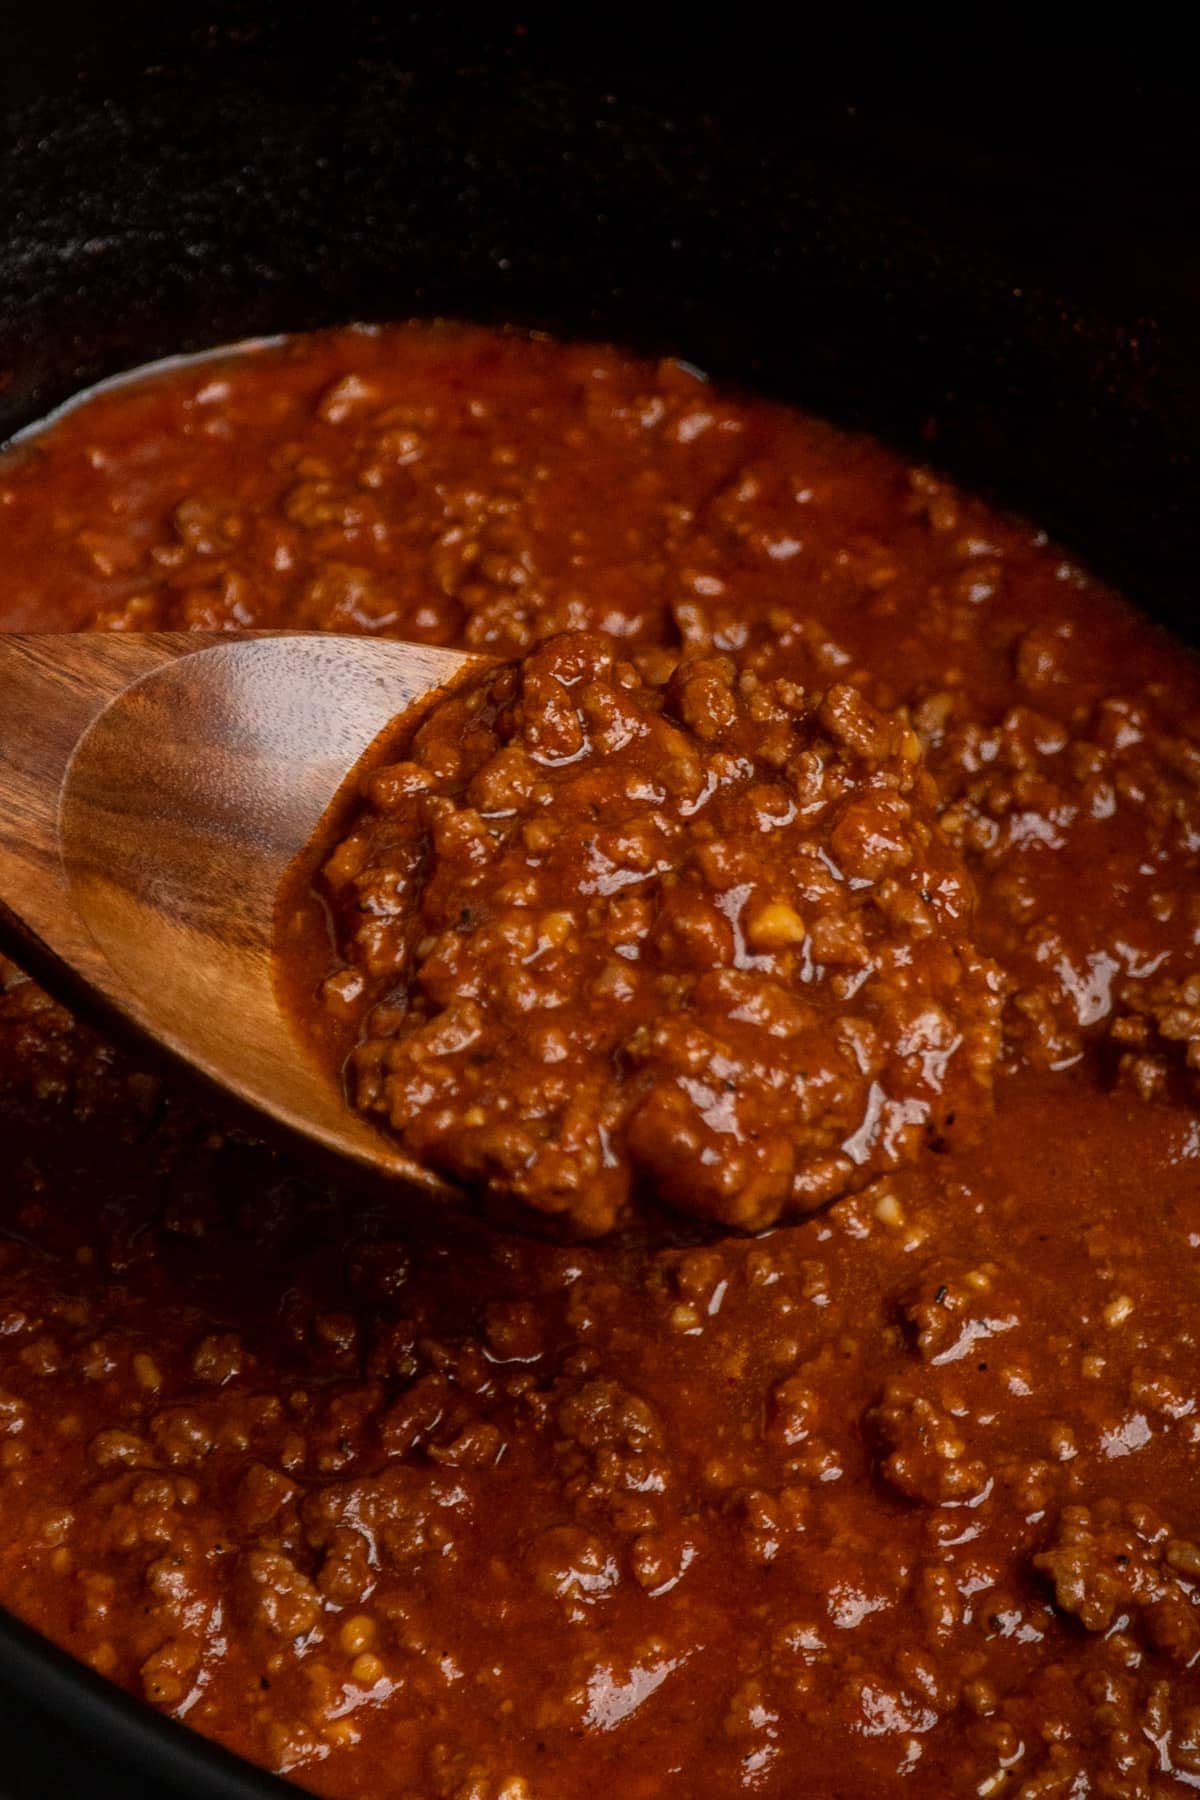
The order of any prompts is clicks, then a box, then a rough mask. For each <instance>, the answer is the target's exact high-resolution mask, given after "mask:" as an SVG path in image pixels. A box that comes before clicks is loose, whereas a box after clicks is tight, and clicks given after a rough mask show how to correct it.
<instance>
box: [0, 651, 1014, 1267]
mask: <svg viewBox="0 0 1200 1800" xmlns="http://www.w3.org/2000/svg"><path fill="white" fill-rule="evenodd" d="M0 706H2V707H3V711H4V717H5V729H4V737H3V743H2V745H0V802H2V805H0V933H4V934H6V935H7V937H8V939H9V940H10V941H11V942H12V943H13V944H14V945H15V947H16V950H17V954H18V955H19V956H20V957H21V959H22V960H23V961H24V962H25V963H26V964H27V966H29V967H30V968H31V970H32V972H33V973H34V974H36V975H38V976H40V977H41V978H42V979H43V980H44V981H45V982H46V985H47V986H49V987H50V988H51V989H52V990H53V991H55V992H57V993H58V994H59V995H60V996H61V997H63V998H65V999H67V1000H68V1002H69V1003H77V1002H78V1001H79V999H80V997H81V994H82V996H83V998H84V1000H85V1001H87V1000H90V1001H91V1003H92V1007H93V1010H95V1009H96V1008H97V1007H98V1008H99V1009H100V1011H101V1012H102V1014H104V1015H105V1016H107V1017H108V1018H109V1019H110V1020H111V1019H113V1018H115V1019H116V1020H118V1021H120V1022H123V1023H124V1024H125V1025H127V1026H132V1027H134V1028H136V1029H137V1030H138V1031H140V1032H141V1033H142V1034H143V1035H144V1036H146V1037H149V1038H150V1039H152V1040H153V1041H154V1042H155V1043H156V1044H157V1045H158V1046H159V1047H161V1048H162V1049H164V1050H166V1051H167V1052H169V1053H170V1054H171V1055H173V1056H174V1057H175V1058H176V1059H178V1060H179V1061H181V1062H183V1063H185V1064H186V1065H188V1066H189V1067H190V1068H191V1069H193V1070H195V1071H197V1072H198V1073H199V1074H201V1075H203V1076H205V1077H207V1078H208V1079H209V1081H211V1082H213V1083H215V1084H216V1085H217V1086H218V1087H219V1088H221V1089H223V1090H224V1091H225V1092H226V1093H227V1094H229V1095H232V1096H233V1097H234V1098H236V1099H237V1100H239V1101H241V1102H242V1103H244V1104H246V1105H248V1106H249V1107H251V1108H253V1109H254V1110H255V1111H256V1112H257V1114H259V1115H260V1116H263V1117H265V1118H267V1119H270V1120H273V1121H274V1122H275V1123H276V1124H278V1125H280V1126H283V1127H285V1128H287V1129H288V1130H289V1131H291V1132H292V1133H294V1134H295V1133H298V1134H300V1136H301V1137H303V1138H304V1139H306V1140H308V1142H309V1144H310V1145H313V1146H319V1147H321V1148H322V1149H323V1150H325V1151H327V1152H334V1153H336V1154H337V1155H339V1156H341V1157H343V1158H349V1159H350V1160H351V1161H352V1162H354V1163H356V1164H358V1165H360V1166H361V1167H365V1168H367V1169H370V1170H372V1171H374V1172H376V1173H381V1174H384V1175H387V1176H390V1177H393V1178H399V1179H400V1180H402V1181H404V1182H407V1183H408V1184H409V1185H410V1186H416V1187H419V1188H421V1189H423V1190H424V1191H425V1192H426V1193H427V1194H429V1195H434V1194H437V1195H439V1196H441V1197H443V1198H448V1197H450V1196H451V1195H453V1194H457V1193H459V1192H461V1189H462V1188H463V1187H464V1186H465V1187H467V1188H469V1189H473V1190H478V1191H481V1192H482V1193H484V1194H485V1195H486V1196H487V1197H488V1198H489V1200H490V1201H492V1202H493V1203H498V1204H499V1205H500V1207H501V1209H502V1210H503V1209H506V1208H511V1207H513V1206H515V1208H516V1212H517V1215H518V1216H519V1217H521V1218H522V1219H523V1220H525V1221H530V1220H531V1219H532V1217H533V1215H535V1214H540V1215H541V1216H542V1217H543V1218H551V1219H555V1220H557V1221H558V1222H559V1223H562V1224H566V1225H567V1226H568V1227H569V1228H570V1230H571V1231H572V1232H573V1233H574V1234H577V1235H582V1236H600V1235H603V1234H604V1233H606V1232H608V1231H611V1230H613V1229H615V1228H619V1227H622V1226H625V1225H627V1224H631V1223H633V1222H634V1220H635V1218H636V1217H637V1216H638V1213H639V1210H644V1208H645V1207H646V1206H650V1207H656V1206H657V1205H658V1204H659V1203H663V1202H665V1203H666V1204H667V1205H668V1206H670V1207H671V1208H672V1209H673V1210H675V1211H676V1212H680V1213H685V1214H689V1215H691V1216H692V1217H693V1218H699V1219H701V1220H703V1221H704V1222H705V1223H706V1224H707V1225H708V1226H709V1227H713V1226H715V1227H717V1228H724V1229H735V1230H748V1231H755V1230H761V1229H763V1228H764V1227H766V1226H769V1225H771V1224H774V1223H775V1222H776V1221H777V1220H779V1219H781V1218H784V1217H786V1216H789V1215H793V1216H794V1215H796V1214H803V1213H806V1212H811V1211H813V1210H815V1209H817V1208H819V1207H822V1206H824V1205H826V1204H828V1203H829V1202H830V1201H832V1200H835V1199H837V1198H838V1197H839V1196H840V1195H842V1194H844V1193H848V1192H852V1191H854V1190H855V1189H856V1188H860V1187H862V1186H864V1185H865V1184H866V1183H867V1182H869V1181H872V1180H874V1179H876V1178H877V1177H878V1176H880V1175H885V1174H887V1173H889V1172H890V1171H892V1170H895V1169H898V1168H900V1167H902V1166H903V1165H904V1164H905V1163H908V1162H911V1161H912V1160H913V1159H914V1158H915V1157H916V1156H918V1155H920V1154H924V1153H926V1152H928V1151H933V1152H938V1151H940V1150H942V1149H944V1148H945V1147H946V1146H947V1144H948V1142H949V1141H950V1138H951V1136H952V1135H958V1134H962V1133H963V1132H964V1131H966V1132H967V1133H970V1132H971V1130H972V1127H973V1125H977V1124H978V1122H979V1121H980V1120H981V1119H982V1118H983V1117H985V1116H986V1113H987V1109H988V1107H989V1105H990V1097H991V1076H992V1068H993V1064H994V1062H995V1059H996V1053H997V1046H998V1041H999V1032H998V1020H999V1003H1000V986H999V978H998V975H997V972H996V970H995V968H994V966H993V965H992V964H991V963H990V962H988V961H987V960H986V958H983V957H981V956H980V955H979V954H978V953H977V951H976V949H975V947H974V944H973V941H972V915H973V908H974V891H973V887H972V883H971V880H970V877H969V875H968V873H967V871H966V869H965V866H964V865H963V863H962V860H961V857H960V856H959V853H958V851H957V850H956V848H955V846H954V845H953V844H952V843H951V842H950V841H949V840H948V839H947V837H946V836H945V834H944V832H943V831H942V829H941V826H940V824H939V821H938V816H937V814H938V807H939V797H938V793H937V789H936V785H935V783H934V781H933V778H932V776H931V775H930V774H929V773H928V771H927V770H926V769H925V767H924V758H923V753H922V749H921V745H920V743H919V742H918V740H917V738H916V735H915V734H914V732H913V730H912V728H911V725H910V724H909V722H908V718H907V715H906V714H905V713H904V712H903V710H902V709H901V710H897V711H890V712H885V711H881V710H879V709H878V708H877V707H875V706H874V705H873V704H872V703H871V702H870V701H869V700H868V699H867V697H866V696H865V695H864V694H863V693H862V692H861V691H860V690H859V688H857V687H855V686H854V685H853V684H850V683H845V682H842V683H835V684H833V685H832V686H829V687H823V686H819V687H816V688H814V689H811V690H810V689H807V688H805V687H804V686H803V685H800V684H798V683H797V682H796V681H795V680H794V679H792V678H791V677H790V676H788V675H786V674H772V673H771V672H770V665H769V659H768V660H767V661H766V662H764V663H763V673H762V674H761V675H760V674H759V673H757V672H755V671H753V670H746V669H744V668H741V669H739V667H738V666H737V665H736V664H735V662H734V661H733V659H731V658H730V657H727V656H722V655H719V654H717V655H709V656H694V655H693V656H684V657H679V656H676V655H674V654H672V653H669V652H665V651H663V652H657V653H655V652H649V653H648V654H647V655H645V656H642V657H640V658H639V656H638V655H637V654H636V653H634V654H632V655H631V654H630V653H629V652H628V650H627V648H625V647H623V646H622V645H621V644H620V643H619V642H618V641H617V640H614V639H613V638H610V637H607V636H605V635H604V634H600V633H594V632H579V631H575V632H565V633H563V634H561V635H560V636H558V637H555V638H550V639H548V640H546V641H545V642H543V643H540V644H537V645H535V646H534V647H533V648H532V649H531V650H530V651H528V652H527V653H526V655H525V656H524V657H522V658H520V659H519V660H518V661H515V662H512V663H507V664H498V663H495V662H492V661H490V660H489V659H485V658H478V657H471V656H464V655H461V654H458V653H455V652H452V651H448V650H442V649H435V648H432V647H429V646H423V645H414V644H404V643H396V642H393V641H386V640H377V639H366V638H361V637H335V636H330V635H325V634H312V635H304V634H296V635H292V634H286V633H281V634H274V633H263V634H258V635H255V634H249V635H247V636H245V637H241V638H231V637H221V638H216V639H213V638H207V639H206V638H204V637H200V636H197V635H194V634H187V633H179V634H161V635H155V634H150V635H146V636H138V635H131V636H119V635H114V634H107V633H93V634H86V633H85V634H80V635H67V636H58V637H55V636H43V637H16V636H12V637H0ZM343 794H344V796H345V804H343ZM314 927H315V935H314ZM297 1000H298V1002H299V1004H295V1003H294V1002H296V1001H297ZM343 1075H344V1076H345V1079H339V1077H341V1076H343Z"/></svg>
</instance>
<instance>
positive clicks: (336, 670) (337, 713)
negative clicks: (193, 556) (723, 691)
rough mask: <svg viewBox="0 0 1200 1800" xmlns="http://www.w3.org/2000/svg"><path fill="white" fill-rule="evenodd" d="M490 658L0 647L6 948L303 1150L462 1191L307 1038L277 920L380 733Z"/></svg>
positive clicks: (363, 651) (163, 646)
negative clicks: (393, 1134)
mask: <svg viewBox="0 0 1200 1800" xmlns="http://www.w3.org/2000/svg"><path fill="white" fill-rule="evenodd" d="M478 660H479V659H477V658H474V657H471V656H463V655H460V654H458V653H457V652H454V651H450V650H442V649H437V648H434V647H432V646H430V645H423V644H404V643H397V642H394V641H388V640H379V639H370V638H361V637H337V636H331V635H329V634H326V633H312V634H304V633H269V632H267V633H257V634H254V633H252V634H247V635H245V636H242V637H229V636H219V637H211V636H205V635H201V634H198V633H188V632H174V633H149V634H145V635H141V634H139V635H130V636H121V635H117V634H113V633H106V632H81V633H72V634H65V635H61V636H59V635H39V636H19V635H10V636H0V708H2V710H3V717H4V721H5V722H4V728H3V734H2V739H0V941H3V942H4V943H5V944H6V946H7V947H10V948H11V949H12V950H13V953H14V954H15V955H16V956H17V957H18V959H19V960H20V961H21V962H22V963H23V964H24V965H25V966H26V967H28V968H29V969H30V971H31V972H32V973H33V974H34V975H36V976H37V977H38V979H39V980H41V981H42V982H43V983H44V984H45V985H46V986H47V987H48V988H49V989H50V990H51V991H52V992H53V993H55V994H56V995H57V996H58V997H59V998H61V999H63V1000H64V1001H65V1002H66V1003H67V1004H69V1005H72V1006H75V1007H80V1006H81V1005H82V1007H83V1009H84V1010H88V1011H90V1012H91V1013H93V1014H99V1015H100V1018H101V1020H102V1021H103V1022H106V1023H108V1024H114V1023H115V1024H116V1025H118V1026H119V1027H123V1028H125V1029H126V1030H132V1031H134V1032H135V1033H137V1034H138V1035H139V1036H140V1037H141V1038H143V1039H149V1040H151V1041H152V1043H153V1044H154V1045H155V1046H156V1047H157V1048H158V1049H160V1050H162V1051H165V1052H166V1053H167V1054H168V1056H169V1057H171V1058H173V1059H174V1060H175V1061H177V1062H180V1063H183V1064H185V1065H186V1066H187V1067H188V1068H190V1069H191V1070H194V1071H195V1072H196V1073H198V1074H199V1075H201V1076H203V1077H204V1078H205V1079H206V1080H207V1081H209V1082H211V1083H213V1084H215V1086H216V1087H218V1088H219V1089H221V1090H222V1091H223V1092H224V1093H225V1094H227V1095H229V1096H232V1097H233V1098H234V1099H235V1100H237V1101H239V1102H241V1103H242V1104H243V1105H244V1106H248V1107H250V1108H252V1109H253V1110H254V1112H256V1113H257V1114H259V1115H261V1116H263V1117H265V1118H266V1119H269V1120H271V1121H273V1122H274V1124H275V1125H277V1126H280V1127H283V1128H284V1129H285V1130H286V1131H287V1132H288V1133H290V1134H295V1135H299V1136H300V1137H301V1138H303V1139H306V1140H308V1141H309V1143H310V1144H312V1145H316V1146H319V1147H320V1149H321V1150H322V1151H325V1152H333V1153H334V1154H335V1155H337V1156H339V1157H344V1158H345V1157H348V1158H350V1159H351V1160H352V1161H353V1162H355V1163H357V1164H358V1165H360V1167H362V1168H365V1169H368V1170H370V1171H373V1172H375V1173H379V1174H383V1175H386V1176H388V1177H390V1178H392V1179H395V1180H400V1181H403V1182H406V1183H408V1184H410V1185H413V1186H415V1187H419V1188H421V1189H424V1190H426V1192H428V1193H431V1194H436V1195H438V1196H440V1197H444V1198H448V1197H450V1196H452V1195H453V1193H454V1190H453V1189H452V1188H451V1187H450V1186H449V1185H448V1184H447V1183H446V1182H445V1181H443V1180H442V1179H441V1178H440V1177H438V1176H436V1175H435V1174H433V1172H432V1171H430V1170H428V1169H426V1168H424V1167H422V1166H421V1165H420V1164H418V1163H416V1162H414V1161H413V1160H412V1159H411V1158H410V1157H408V1156H406V1155H405V1154H404V1153H403V1152H402V1151H401V1150H400V1149H398V1148H397V1146H396V1145H395V1144H394V1143H393V1142H392V1141H391V1140H390V1139H388V1138H386V1137H385V1136H384V1135H383V1134H382V1133H381V1132H380V1131H378V1130H376V1129H375V1127H374V1126H373V1125H371V1124H370V1123H369V1122H368V1121H367V1120H366V1119H365V1118H363V1117H362V1116H361V1115H360V1114H359V1113H357V1112H355V1111H353V1110H352V1108H351V1107H350V1105H349V1104H348V1102H347V1101H346V1099H345V1097H344V1096H343V1094H342V1092H341V1090H340V1087H339V1086H338V1084H337V1083H336V1082H334V1081H331V1079H330V1075H329V1071H328V1069H326V1068H323V1067H321V1065H320V1063H319V1061H318V1059H317V1058H316V1056H315V1055H314V1054H313V1052H312V1051H311V1049H309V1048H308V1047H306V1046H305V1044H304V1043H303V1040H302V1038H301V1036H300V1034H299V1033H298V1032H297V1031H296V1030H295V1028H294V1026H293V1024H292V1021H291V1020H290V1019H289V1017H288V1014H287V1011H286V1009H285V1007H284V1005H283V1004H282V1002H281V999H280V996H279V993H278V991H277V984H276V980H275V910H276V902H277V896H278V894H279V890H280V886H281V883H282V881H283V878H284V876H285V874H286V873H287V871H288V869H289V868H290V866H291V865H292V864H293V862H294V861H295V859H296V857H297V856H298V855H299V854H300V853H301V852H302V851H303V850H304V849H305V848H306V847H307V846H308V845H309V844H310V843H311V841H312V839H313V837H314V834H315V833H316V832H317V830H318V827H319V826H320V824H321V821H322V819H323V817H324V815H325V813H326V812H327V810H328V808H329V806H330V804H331V802H332V801H333V800H334V798H335V797H336V795H337V793H338V791H339V789H340V788H341V787H342V785H343V783H344V781H345V779H346V777H347V775H348V774H349V773H350V771H351V770H352V769H353V768H354V767H355V765H356V764H357V763H358V762H359V761H360V760H361V758H362V757H363V756H364V754H365V753H366V752H367V751H368V750H369V749H370V747H371V745H372V744H373V743H374V742H375V740H376V739H377V738H378V737H379V735H380V733H381V732H382V731H384V730H385V728H386V727H388V726H389V725H390V724H391V723H392V721H393V720H394V719H395V718H396V716H397V715H398V714H400V713H403V712H404V711H406V710H407V709H408V708H409V707H410V706H412V705H413V704H414V703H415V702H416V701H418V700H420V699H421V698H422V697H424V696H427V695H429V694H430V693H431V692H433V691H435V690H437V689H439V688H443V687H445V686H447V685H451V684H453V682H454V681H455V680H456V679H457V678H458V677H459V676H460V675H461V674H462V673H463V672H464V671H465V670H466V669H469V668H470V667H472V666H474V665H475V664H476V663H477V661H478Z"/></svg>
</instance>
